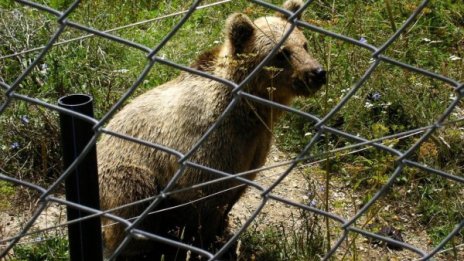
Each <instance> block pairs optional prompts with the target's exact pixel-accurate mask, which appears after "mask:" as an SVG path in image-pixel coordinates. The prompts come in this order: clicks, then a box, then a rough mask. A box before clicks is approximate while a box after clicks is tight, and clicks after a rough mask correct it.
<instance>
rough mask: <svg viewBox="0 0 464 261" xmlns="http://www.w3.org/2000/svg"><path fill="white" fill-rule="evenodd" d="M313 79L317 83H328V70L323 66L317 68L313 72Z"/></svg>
mask: <svg viewBox="0 0 464 261" xmlns="http://www.w3.org/2000/svg"><path fill="white" fill-rule="evenodd" d="M312 78H313V81H314V82H315V83H317V84H320V85H323V84H327V72H326V71H325V70H324V69H322V68H317V69H315V70H313V72H312Z"/></svg>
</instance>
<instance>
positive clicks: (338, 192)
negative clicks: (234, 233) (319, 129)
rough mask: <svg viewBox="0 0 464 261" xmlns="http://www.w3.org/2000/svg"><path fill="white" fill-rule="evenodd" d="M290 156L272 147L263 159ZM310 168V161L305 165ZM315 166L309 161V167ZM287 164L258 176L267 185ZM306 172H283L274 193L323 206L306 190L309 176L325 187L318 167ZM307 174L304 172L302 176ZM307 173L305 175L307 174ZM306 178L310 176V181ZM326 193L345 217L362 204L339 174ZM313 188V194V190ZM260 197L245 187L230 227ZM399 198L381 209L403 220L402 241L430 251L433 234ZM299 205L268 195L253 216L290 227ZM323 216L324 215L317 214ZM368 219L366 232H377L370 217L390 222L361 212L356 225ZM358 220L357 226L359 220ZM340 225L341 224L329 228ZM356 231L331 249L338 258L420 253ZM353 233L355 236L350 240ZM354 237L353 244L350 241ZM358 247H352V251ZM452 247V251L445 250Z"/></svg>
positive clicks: (461, 252)
mask: <svg viewBox="0 0 464 261" xmlns="http://www.w3.org/2000/svg"><path fill="white" fill-rule="evenodd" d="M289 159H290V157H289V156H288V155H286V154H285V153H283V152H281V151H279V150H278V149H277V148H276V147H273V148H272V151H271V153H270V155H269V157H268V159H267V163H266V165H267V166H268V165H275V164H278V163H280V162H285V161H288V160H289ZM305 168H308V166H305ZM309 168H313V167H309ZM286 169H287V166H281V167H276V168H273V169H270V170H267V171H264V172H262V173H260V174H259V175H258V177H257V181H258V182H259V183H260V184H261V185H262V186H264V187H268V186H270V185H271V184H272V183H273V182H274V181H275V180H276V179H277V178H278V177H279V176H280V175H281V174H282V173H283V172H284V171H285V170H286ZM305 172H306V174H304V172H303V168H296V169H295V170H293V171H292V172H291V173H290V175H289V176H288V177H287V178H285V179H284V180H283V181H282V182H281V184H280V185H278V186H277V187H276V188H275V189H274V190H273V193H274V194H276V195H279V196H282V197H285V198H287V199H289V200H292V201H294V202H298V203H302V204H311V205H312V206H316V207H318V208H319V207H320V208H323V206H322V205H321V204H320V203H319V202H323V197H324V196H323V194H324V193H323V192H322V191H319V192H311V191H308V185H307V184H308V182H311V183H312V184H313V186H312V187H313V188H316V189H317V188H323V187H324V184H325V178H324V176H323V175H322V174H321V172H320V171H316V166H314V173H312V171H311V169H310V170H309V171H308V170H307V169H306V170H305ZM304 175H306V178H305V176H304ZM308 175H309V178H308ZM308 180H309V181H308ZM329 191H330V195H329V198H330V200H329V202H330V203H329V205H330V206H331V208H330V212H331V213H334V214H337V215H338V216H340V217H343V218H344V219H346V220H347V219H349V218H350V217H352V216H353V215H354V213H355V209H354V208H353V205H360V198H361V196H362V195H356V192H354V191H352V190H351V189H350V188H348V187H347V185H346V184H344V183H342V182H340V181H338V180H337V179H331V183H330V190H329ZM311 193H313V194H311ZM314 193H316V194H318V195H316V197H314V199H313V200H310V198H309V196H308V195H314ZM260 202H261V197H260V196H259V193H257V192H256V190H255V189H254V190H253V189H248V191H247V192H246V193H245V195H244V196H243V197H242V198H241V199H240V201H239V202H238V203H237V204H236V205H235V206H234V208H233V209H232V211H231V213H230V218H229V219H230V223H231V226H232V227H234V226H235V227H236V226H237V225H238V224H241V223H243V222H244V221H245V220H246V219H247V218H248V217H249V216H250V214H251V212H252V211H253V210H254V209H255V208H256V206H257V205H258V204H259V203H260ZM401 204H402V203H401V202H398V205H392V204H385V205H383V206H381V208H380V209H378V212H379V213H385V212H393V214H392V215H393V216H392V219H393V220H395V221H396V222H395V224H396V223H400V224H402V226H401V229H400V231H401V235H402V238H403V240H404V242H406V243H408V244H411V245H413V246H415V247H418V248H420V249H422V250H425V251H431V250H432V249H433V246H431V245H430V244H431V239H430V238H429V237H428V235H427V233H426V228H424V227H422V226H421V225H419V224H418V221H417V220H418V219H417V217H416V216H415V215H414V211H413V207H414V206H407V205H401ZM298 212H299V210H298V209H297V208H295V207H290V206H287V205H284V204H282V203H280V202H276V201H269V202H268V203H267V204H266V206H265V207H264V208H263V210H262V212H261V213H260V215H259V216H258V217H257V219H256V220H259V221H258V222H259V224H258V225H257V226H258V227H261V228H264V227H265V226H280V225H282V224H287V226H288V227H289V228H290V227H292V228H294V223H295V220H294V217H295V216H298ZM319 220H322V219H319ZM365 223H367V225H366V226H363V227H364V229H366V230H368V231H369V232H377V231H373V230H371V229H369V227H371V225H372V223H377V224H380V225H385V226H388V223H387V222H386V221H385V220H383V219H382V217H380V216H376V217H375V218H372V219H369V221H368V222H366V218H365V217H364V216H362V217H361V218H360V222H358V223H357V224H358V226H357V227H361V226H362V225H363V224H365ZM331 225H332V226H334V227H336V226H339V225H340V224H339V223H335V222H333V223H331ZM360 225H361V226H360ZM331 230H334V231H336V230H338V231H340V229H336V228H335V229H331ZM331 234H332V238H331V243H332V244H333V243H334V242H335V241H336V240H337V239H338V236H340V235H339V234H334V232H331ZM356 235H357V234H355V233H350V239H349V242H346V241H345V242H344V243H342V245H341V246H340V248H339V249H338V250H337V252H336V254H335V259H336V260H417V259H419V255H418V254H416V253H414V252H412V251H410V250H406V249H405V250H392V249H390V248H388V247H386V246H379V245H376V244H373V243H372V242H370V241H369V240H368V239H367V238H366V237H364V236H362V235H358V236H356ZM353 238H355V239H354V240H353ZM353 241H354V245H355V247H353ZM354 249H356V251H353V250H354ZM447 252H450V251H447ZM435 258H436V260H456V259H454V258H451V259H450V257H449V256H444V255H443V254H441V255H437V256H436V257H435ZM457 260H464V246H462V245H461V246H460V248H459V249H458V259H457Z"/></svg>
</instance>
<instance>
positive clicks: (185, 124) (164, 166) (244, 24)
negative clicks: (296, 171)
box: [97, 0, 325, 259]
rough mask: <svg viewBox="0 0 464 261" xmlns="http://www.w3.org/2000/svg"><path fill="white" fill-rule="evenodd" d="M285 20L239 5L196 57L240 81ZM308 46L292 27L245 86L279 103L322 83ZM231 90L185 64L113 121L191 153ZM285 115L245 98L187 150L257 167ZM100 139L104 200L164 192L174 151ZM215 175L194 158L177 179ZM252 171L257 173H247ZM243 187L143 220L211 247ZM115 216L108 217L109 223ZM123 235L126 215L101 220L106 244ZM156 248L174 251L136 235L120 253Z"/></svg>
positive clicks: (209, 159)
mask: <svg viewBox="0 0 464 261" xmlns="http://www.w3.org/2000/svg"><path fill="white" fill-rule="evenodd" d="M285 6H288V7H290V9H291V10H292V11H295V10H296V9H295V7H297V9H298V7H300V6H301V2H300V1H297V0H289V1H288V2H287V3H286V4H285ZM288 28H289V23H288V22H287V21H286V20H285V18H284V17H282V16H275V17H273V16H270V17H262V18H259V19H257V20H255V21H254V22H252V21H251V20H250V19H249V18H248V17H247V16H246V15H243V14H233V15H231V16H230V17H229V18H228V19H227V21H226V40H225V42H224V43H223V44H222V45H221V46H219V47H217V48H215V49H213V50H212V51H208V52H205V53H204V54H203V55H201V56H200V57H199V59H198V60H197V61H196V62H195V63H194V64H193V65H192V67H194V68H197V69H199V70H202V71H206V72H208V73H211V74H213V75H216V76H218V77H222V78H225V79H228V80H231V81H234V82H236V83H239V82H241V81H242V80H243V79H244V78H245V77H246V76H247V75H248V73H249V72H250V71H251V70H252V69H253V68H254V67H255V66H256V65H257V64H258V63H259V61H261V60H262V59H263V58H264V57H265V56H266V55H267V54H268V53H269V51H270V50H271V49H272V48H273V46H274V45H275V43H276V42H277V41H278V40H279V39H280V38H281V36H282V35H283V33H284V32H285V31H286V30H287V29H288ZM306 46H307V41H306V39H305V37H304V36H303V34H302V32H300V31H299V30H298V29H296V30H294V31H293V33H292V34H291V35H290V37H289V38H288V40H287V41H286V42H285V44H284V45H283V47H282V50H281V52H280V53H279V54H277V55H276V56H275V57H274V58H273V60H272V61H271V63H270V64H269V67H271V68H272V69H267V70H262V71H261V72H260V73H259V74H258V75H257V76H256V77H254V80H252V81H251V82H250V83H249V84H248V85H247V86H244V87H245V88H244V90H246V91H247V92H249V93H251V94H254V95H257V96H260V97H263V98H266V99H272V100H274V101H276V102H279V103H282V104H289V103H290V102H291V100H292V99H293V98H294V97H296V96H299V95H304V96H307V95H310V94H313V93H314V92H316V90H318V89H319V88H320V86H321V85H322V84H324V83H325V72H324V73H321V69H320V65H319V63H317V62H316V61H315V60H314V59H313V58H312V57H311V56H310V55H309V54H308V52H307V47H306ZM232 98H233V96H232V94H231V90H230V88H229V87H226V86H224V85H222V84H220V83H218V82H216V81H213V80H209V79H206V78H203V77H200V76H196V75H192V74H188V73H182V74H181V75H180V76H179V77H178V78H176V79H174V80H172V81H169V82H167V83H165V84H163V85H161V86H159V87H157V88H154V89H152V90H150V91H148V92H146V93H144V94H142V95H140V96H139V97H137V98H135V99H134V100H133V101H132V102H131V103H129V104H128V105H127V106H125V107H124V108H123V109H122V110H121V111H120V112H119V113H117V114H116V115H115V116H114V118H113V119H112V120H111V121H110V122H109V124H108V126H107V128H108V129H110V130H113V131H116V132H118V133H121V134H125V135H129V136H133V137H136V138H139V139H143V140H147V141H150V142H153V143H158V144H161V145H164V146H167V147H170V148H173V149H175V150H177V151H180V152H182V153H187V152H188V151H189V150H190V149H191V148H192V146H193V145H194V144H195V143H196V142H197V141H198V140H199V139H200V137H202V135H203V134H204V133H205V132H206V131H207V129H208V128H210V126H212V125H213V124H214V123H215V122H216V120H217V119H218V117H219V116H220V115H221V113H222V112H223V111H224V110H225V108H226V107H227V106H228V105H229V103H230V102H231V100H232ZM279 115H280V112H278V111H275V110H273V109H271V108H269V107H268V106H264V105H261V104H258V103H255V102H252V101H246V100H245V99H241V100H240V101H239V102H238V104H237V106H235V108H234V109H233V110H232V112H231V113H230V114H228V115H227V116H226V117H225V118H224V119H223V120H222V122H221V124H219V126H218V128H216V129H215V130H214V131H213V132H212V133H211V135H210V136H209V137H208V138H207V139H206V140H205V142H204V143H202V144H201V146H200V147H199V149H198V150H196V151H195V152H194V153H193V154H192V156H191V157H190V158H189V160H190V161H191V162H194V163H197V164H201V165H204V166H207V167H209V168H213V169H217V170H220V171H224V172H227V173H232V174H233V173H239V172H243V171H247V170H251V169H255V168H259V167H261V166H262V165H263V164H264V163H265V158H266V155H267V154H268V151H269V147H270V145H271V139H272V134H271V132H270V131H269V129H272V126H273V124H274V122H275V121H276V120H277V119H278V116H279ZM97 149H98V162H99V173H100V189H101V206H102V208H103V209H111V208H115V207H118V206H121V205H124V204H127V203H130V202H133V201H137V200H141V199H144V198H147V197H152V196H155V195H158V194H159V193H160V191H162V190H163V188H164V187H165V186H166V185H167V183H168V182H169V181H170V179H171V178H172V177H173V175H174V173H175V172H176V171H177V170H178V168H179V164H178V158H176V157H175V156H172V155H170V154H168V153H165V152H161V151H159V150H156V149H151V148H148V147H146V146H142V145H139V144H137V143H133V142H128V141H125V140H122V139H119V138H116V137H112V136H108V135H105V136H104V137H103V138H102V140H101V141H100V142H99V143H98V147H97ZM218 177H219V176H217V175H215V174H212V173H209V172H206V171H201V170H199V169H195V168H191V167H188V168H187V169H186V171H185V173H184V174H183V175H182V176H181V177H180V179H179V180H178V181H177V182H176V185H175V188H174V189H175V190H176V189H181V188H187V187H191V186H192V185H195V184H200V183H203V182H205V181H209V180H212V179H216V178H218ZM254 177H255V174H253V175H249V176H247V178H249V179H253V178H254ZM239 184H240V182H238V181H235V180H227V181H226V182H220V183H214V184H213V185H209V186H205V187H201V188H199V189H190V190H185V191H183V192H181V193H176V194H172V195H170V196H169V197H168V198H166V199H164V200H163V201H162V203H161V205H160V206H159V207H158V208H157V209H163V208H167V207H172V206H176V205H179V204H184V203H188V202H191V201H194V200H196V199H198V198H201V197H204V196H207V195H210V194H213V193H216V192H218V191H222V190H225V189H228V188H231V187H234V186H237V185H239ZM243 191H244V187H241V188H239V189H234V190H230V191H228V192H226V193H222V194H220V195H219V196H214V197H211V198H209V199H208V200H202V201H199V202H197V203H193V204H186V206H184V207H182V208H175V209H173V210H169V211H164V212H161V213H157V214H154V215H150V216H148V218H147V219H146V220H145V221H144V222H143V223H142V224H141V226H140V227H139V228H141V229H145V230H148V231H150V232H152V233H156V234H158V235H162V236H166V237H169V238H171V239H175V240H182V241H183V242H187V243H189V244H194V245H196V246H200V247H203V248H208V247H211V246H212V244H213V243H214V242H215V240H216V239H217V236H221V235H222V234H223V232H224V229H225V225H224V224H225V220H226V219H227V214H228V212H229V210H230V209H231V207H232V206H233V205H234V204H235V202H236V201H237V200H238V199H239V197H240V196H241V194H242V193H243ZM146 206H147V205H146V204H142V205H137V206H133V207H129V208H124V209H122V210H118V211H115V212H114V213H115V214H117V215H119V216H121V217H124V218H131V217H134V216H137V215H139V214H140V213H141V212H142V211H143V209H144V208H145V207H146ZM111 223H112V221H111V220H107V219H103V224H104V225H109V224H111ZM181 234H183V237H182V238H180V237H181V236H180V235H181ZM124 236H125V231H124V227H123V226H121V225H110V226H107V227H105V228H104V241H105V248H106V250H107V251H108V252H112V251H114V250H115V249H116V247H117V246H118V244H120V243H121V241H122V239H123V238H124ZM155 249H156V250H157V251H158V252H159V253H165V254H168V255H169V254H170V253H173V252H175V250H173V249H170V248H168V246H167V245H162V244H160V243H157V242H155V241H151V240H136V239H132V243H131V244H130V245H129V246H128V248H127V249H126V250H125V252H124V255H125V256H126V257H127V258H128V259H130V258H133V259H136V257H135V256H134V254H140V253H141V252H144V251H153V250H155ZM137 258H140V257H137Z"/></svg>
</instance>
